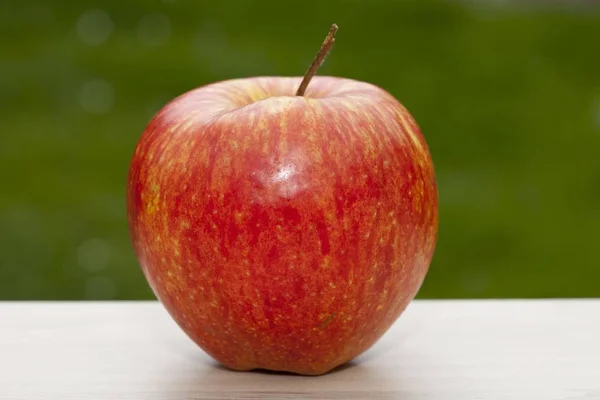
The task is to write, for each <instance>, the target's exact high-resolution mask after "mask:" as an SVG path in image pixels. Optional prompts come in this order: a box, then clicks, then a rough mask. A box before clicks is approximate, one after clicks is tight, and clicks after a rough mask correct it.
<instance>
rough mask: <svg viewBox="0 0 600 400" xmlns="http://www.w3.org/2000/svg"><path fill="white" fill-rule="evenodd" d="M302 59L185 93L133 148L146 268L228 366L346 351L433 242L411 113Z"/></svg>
mask: <svg viewBox="0 0 600 400" xmlns="http://www.w3.org/2000/svg"><path fill="white" fill-rule="evenodd" d="M330 42H332V41H331V40H330ZM324 47H326V46H325V45H324ZM320 54H321V53H320ZM321 56H322V54H321ZM317 58H318V57H317ZM322 59H324V56H322V57H321V60H320V61H319V62H317V59H315V62H316V63H317V64H319V65H320V63H321V62H322ZM315 70H316V69H312V71H313V73H311V72H310V70H309V73H307V75H306V76H304V77H252V78H240V79H231V80H226V81H220V82H216V83H212V84H208V85H205V86H201V87H198V88H196V89H193V90H191V91H189V92H187V93H184V94H182V95H181V96H179V97H177V98H175V99H174V100H172V101H171V102H170V103H168V104H167V105H165V106H164V108H162V109H161V110H160V111H159V112H158V113H157V114H156V115H155V116H154V117H153V118H152V120H151V121H150V123H149V124H148V126H147V127H146V129H145V131H144V132H143V134H142V136H141V138H140V139H139V142H138V144H137V146H136V148H135V152H134V155H133V158H132V160H131V165H130V169H129V176H128V183H127V215H128V224H129V229H130V235H131V239H132V244H133V248H134V251H135V254H136V256H137V258H138V260H139V264H140V266H141V269H142V271H143V273H144V276H145V277H146V279H147V280H148V283H149V285H150V287H151V288H152V290H153V292H154V293H155V294H156V296H157V298H158V299H159V300H160V301H161V303H162V304H163V305H164V307H165V308H166V310H167V311H168V313H169V314H170V315H171V316H172V318H173V319H174V320H175V321H176V323H177V324H178V325H179V326H180V327H181V329H182V330H183V331H184V332H185V333H186V334H187V335H188V336H189V337H190V338H191V339H192V340H193V341H194V342H195V343H197V345H198V346H199V347H200V348H202V349H203V350H204V351H205V352H206V353H208V354H209V355H210V356H212V357H213V358H214V359H215V360H217V361H218V362H220V363H221V364H222V365H224V366H226V367H228V368H230V369H232V370H238V371H247V370H254V369H266V370H274V371H287V372H292V373H296V374H302V375H321V374H324V373H326V372H328V371H331V370H332V369H334V368H336V367H337V366H340V365H342V364H344V363H346V362H348V361H350V360H352V359H354V358H356V357H357V356H358V355H360V354H361V353H363V352H365V351H366V350H368V349H369V348H370V347H371V346H372V345H373V344H374V343H376V342H377V341H378V340H379V339H380V338H381V336H382V335H383V334H384V333H385V332H386V331H387V330H388V329H389V328H390V326H391V325H392V324H393V323H394V322H395V321H396V320H397V319H398V317H399V316H400V315H401V314H402V312H403V311H404V310H405V308H406V307H407V306H408V304H409V303H410V302H411V301H412V300H413V298H414V297H415V296H416V294H417V292H418V290H419V288H420V286H421V284H422V283H423V281H424V279H425V276H426V274H427V271H428V269H429V266H430V262H431V260H432V257H433V253H434V248H435V245H436V239H437V230H438V203H437V202H438V195H437V187H436V179H435V174H434V167H433V163H432V159H431V155H430V152H429V150H428V146H427V144H426V141H425V139H424V136H423V135H422V133H421V131H420V129H419V127H418V126H417V123H416V122H415V120H414V119H413V117H412V116H411V114H410V113H409V112H408V111H407V110H406V108H405V107H404V106H403V105H402V104H401V103H400V102H399V101H398V100H397V99H395V98H394V97H393V96H392V95H391V94H389V93H388V92H386V91H385V90H384V89H381V88H379V87H377V86H375V85H372V84H369V83H366V82H361V81H356V80H352V79H347V78H340V77H331V76H314V71H315ZM299 87H301V88H302V87H303V89H302V90H300V89H298V90H297V88H299Z"/></svg>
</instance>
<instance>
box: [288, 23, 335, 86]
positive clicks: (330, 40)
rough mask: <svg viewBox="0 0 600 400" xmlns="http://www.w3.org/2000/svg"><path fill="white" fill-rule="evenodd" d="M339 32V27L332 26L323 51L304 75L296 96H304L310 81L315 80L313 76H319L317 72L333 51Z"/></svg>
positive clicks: (323, 45)
mask: <svg viewBox="0 0 600 400" xmlns="http://www.w3.org/2000/svg"><path fill="white" fill-rule="evenodd" d="M337 30H338V26H337V25H336V24H333V25H331V28H330V29H329V33H328V34H327V37H326V38H325V41H324V42H323V44H322V45H321V49H320V50H319V52H318V53H317V56H316V57H315V59H314V60H313V62H312V64H310V67H309V68H308V71H306V74H304V79H302V82H301V83H300V86H299V87H298V91H297V92H296V96H304V92H306V88H307V87H308V84H309V83H310V80H311V79H312V78H313V76H315V75H316V74H317V70H318V69H319V68H320V67H321V65H323V62H324V61H325V58H326V57H327V54H329V52H330V51H331V49H332V47H333V44H334V43H335V34H336V32H337Z"/></svg>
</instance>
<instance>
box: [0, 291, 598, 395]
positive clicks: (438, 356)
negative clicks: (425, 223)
mask: <svg viewBox="0 0 600 400" xmlns="http://www.w3.org/2000/svg"><path fill="white" fill-rule="evenodd" d="M296 398H309V399H401V400H431V399H441V400H468V399H481V400H490V399H503V400H504V399H519V400H537V399H543V400H564V399H572V400H599V399H600V300H536V301H532V300H530V301H525V300H522V301H517V300H511V301H498V300H497V301H492V300H490V301H415V302H413V303H412V304H411V305H410V306H409V308H408V310H407V311H406V312H405V314H404V315H403V316H402V317H401V318H400V319H399V320H398V321H397V323H396V324H395V325H394V326H393V327H392V329H391V330H390V331H388V333H387V334H386V335H385V336H384V338H383V339H382V340H381V341H379V342H378V344H377V345H376V346H375V347H373V348H372V349H371V350H369V351H368V352H367V353H365V354H364V355H363V356H361V357H360V358H359V359H357V360H356V362H355V363H354V364H353V365H351V366H350V367H347V368H345V369H342V370H340V371H337V372H334V373H331V374H328V375H324V376H320V377H302V376H295V375H283V374H274V373H257V372H241V373H240V372H231V371H228V370H226V369H224V368H221V367H219V366H218V365H217V364H216V363H215V362H213V361H212V360H211V359H210V358H209V357H208V356H206V355H205V354H204V353H203V352H202V351H201V350H200V349H199V348H198V347H197V346H196V345H195V344H193V343H192V342H191V341H190V340H189V339H188V338H187V336H185V335H184V333H183V332H182V331H181V330H180V329H179V328H178V327H177V326H176V325H175V323H174V322H173V321H172V320H171V318H170V317H169V316H168V314H167V313H166V311H165V310H164V309H163V308H162V306H161V305H160V304H158V303H156V302H120V303H119V302H70V303H69V302H64V303H61V302H54V303H44V302H4V303H2V302H0V399H61V400H63V399H64V400H67V399H84V400H87V399H94V400H103V399H125V400H127V399H130V400H131V399H136V400H137V399H146V400H158V399H160V400H171V399H173V400H175V399H296Z"/></svg>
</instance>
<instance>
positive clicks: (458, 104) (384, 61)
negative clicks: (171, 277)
mask: <svg viewBox="0 0 600 400" xmlns="http://www.w3.org/2000/svg"><path fill="white" fill-rule="evenodd" d="M567 3H569V4H570V5H567ZM593 4H594V2H589V3H586V2H575V1H571V2H550V1H545V2H544V1H538V2H534V3H528V2H524V1H514V2H511V1H501V2H500V1H485V0H479V1H472V2H466V1H463V2H461V1H423V0H419V1H392V0H387V1H382V0H369V1H366V0H365V1H324V0H303V1H300V2H296V1H277V0H268V1H260V2H258V1H231V0H229V1H222V2H217V1H183V0H170V1H141V0H135V1H134V0H129V1H116V0H97V1H79V2H67V1H66V0H65V1H56V0H54V1H53V0H49V1H37V2H36V1H32V0H22V1H12V0H8V1H5V2H3V3H2V5H1V6H0V37H1V42H0V43H1V45H0V104H1V108H0V122H1V127H2V131H1V133H0V160H1V162H2V165H1V168H0V178H1V182H2V184H1V186H0V188H1V189H0V190H1V196H0V228H1V229H0V299H97V300H101V299H149V298H153V295H152V293H151V292H150V290H149V289H148V286H147V284H146V281H145V280H144V278H143V276H142V274H141V272H140V270H139V267H138V264H137V262H136V260H135V257H134V255H133V252H132V249H131V246H130V242H129V237H128V231H127V226H126V217H125V198H124V193H125V182H126V175H127V169H128V165H129V161H130V157H131V155H132V152H133V149H134V146H135V144H136V142H137V140H138V138H139V136H140V134H141V132H142V130H143V129H144V126H145V124H146V123H147V122H148V121H149V119H150V118H151V116H152V115H153V113H154V112H156V111H157V110H158V109H159V108H160V107H161V106H162V105H163V104H164V103H165V102H167V101H168V100H169V99H171V98H172V97H174V96H177V95H179V94H181V93H183V92H185V91H187V90H189V89H191V88H193V87H196V86H199V85H203V84H206V83H209V82H212V81H216V80H222V79H227V78H234V77H245V76H252V75H272V74H273V75H275V74H276V75H299V74H302V73H304V71H305V69H306V67H307V66H308V64H309V63H310V61H311V60H312V58H313V56H314V54H315V52H316V50H317V48H318V46H319V45H320V43H321V41H322V40H323V37H324V35H325V33H326V32H327V30H328V28H329V26H330V24H331V23H332V22H336V23H337V24H338V25H339V26H340V31H339V32H338V40H337V43H336V47H335V48H334V50H333V53H332V54H331V56H330V57H329V58H328V60H327V62H326V64H325V66H324V67H323V68H322V70H321V71H320V74H327V75H340V76H345V77H350V78H355V79H360V80H365V81H369V82H372V83H375V84H377V85H380V86H382V87H384V88H385V89H387V90H388V91H389V92H391V93H392V94H394V95H395V96H396V97H397V98H398V99H400V100H401V101H402V102H403V103H404V104H405V105H406V106H407V107H408V109H409V110H410V111H411V112H412V113H413V115H414V116H415V118H416V119H417V121H418V122H419V124H420V126H421V128H422V130H423V133H424V134H425V136H426V138H427V140H428V143H429V145H430V148H431V151H432V154H433V157H434V161H435V164H436V169H437V177H438V184H439V191H440V234H439V241H438V246H437V250H436V254H435V258H434V261H433V263H432V265H431V269H430V272H429V275H428V277H427V280H426V282H425V284H424V286H423V287H422V290H421V292H420V294H419V297H421V298H440V297H448V298H482V297H584V296H600V268H599V267H600V262H599V261H598V257H597V246H598V244H599V243H598V242H599V239H600V158H599V155H600V9H599V8H598V7H597V6H594V5H593Z"/></svg>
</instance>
